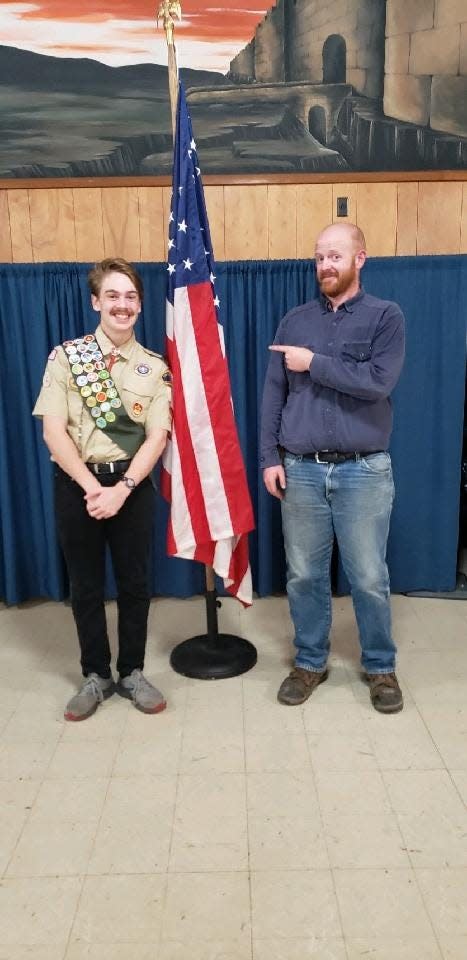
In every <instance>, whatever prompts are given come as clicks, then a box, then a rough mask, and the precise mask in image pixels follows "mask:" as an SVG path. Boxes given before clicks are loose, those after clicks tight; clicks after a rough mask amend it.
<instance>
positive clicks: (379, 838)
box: [324, 813, 410, 869]
mask: <svg viewBox="0 0 467 960" xmlns="http://www.w3.org/2000/svg"><path fill="white" fill-rule="evenodd" d="M324 829H325V832H326V840H327V845H328V853H329V862H330V864H331V867H342V868H345V869H350V868H355V867H406V868H408V867H409V866H410V860H409V857H408V855H407V852H406V850H405V843H404V840H403V838H402V836H401V833H400V830H399V826H398V822H397V818H396V817H395V816H394V814H388V813H387V814H386V815H385V816H375V815H374V814H368V813H365V814H359V813H353V814H350V813H349V814H347V815H342V814H341V815H340V816H339V818H336V817H335V816H333V815H331V816H325V817H324Z"/></svg>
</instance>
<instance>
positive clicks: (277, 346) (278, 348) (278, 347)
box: [268, 343, 289, 353]
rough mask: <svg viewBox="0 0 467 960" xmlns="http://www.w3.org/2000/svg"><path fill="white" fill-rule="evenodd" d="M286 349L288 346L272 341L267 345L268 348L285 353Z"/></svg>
mask: <svg viewBox="0 0 467 960" xmlns="http://www.w3.org/2000/svg"><path fill="white" fill-rule="evenodd" d="M288 349H289V347H284V346H282V344H280V343H272V344H271V346H270V347H268V350H276V351H277V353H285V351H286V350H288Z"/></svg>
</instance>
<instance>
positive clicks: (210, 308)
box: [161, 84, 254, 604]
mask: <svg viewBox="0 0 467 960" xmlns="http://www.w3.org/2000/svg"><path fill="white" fill-rule="evenodd" d="M167 272H168V289H167V308H166V336H167V341H166V343H167V355H168V361H169V366H170V369H171V371H172V379H173V425H172V434H171V438H170V440H169V443H168V445H167V448H166V450H165V452H164V457H163V469H162V478H161V481H162V482H161V486H162V493H163V494H164V496H165V497H166V499H167V500H169V501H170V503H171V510H170V520H169V527H168V533H167V552H168V553H169V555H170V556H175V557H183V558H185V559H189V560H199V561H200V562H201V563H204V564H207V565H208V566H212V567H213V568H214V571H215V572H216V573H217V574H218V576H219V577H222V578H223V580H224V585H225V587H226V589H227V590H228V592H229V593H231V594H233V596H235V597H238V599H239V600H241V601H242V603H244V604H250V603H251V600H252V588H251V572H250V565H249V559H248V531H249V530H252V529H253V528H254V518H253V509H252V505H251V500H250V494H249V491H248V484H247V479H246V473H245V467H244V464H243V459H242V454H241V450H240V444H239V440H238V434H237V428H236V424H235V419H234V412H233V405H232V398H231V390H230V379H229V371H228V366H227V360H226V356H225V346H224V334H223V328H222V325H221V323H220V321H219V314H218V308H219V306H220V303H219V298H218V297H217V294H216V291H215V286H214V284H215V280H216V276H215V265H214V257H213V250H212V243H211V236H210V232H209V224H208V218H207V213H206V206H205V202H204V192H203V184H202V181H201V175H200V168H199V165H198V156H197V153H196V143H195V141H194V138H193V131H192V127H191V119H190V116H189V114H188V109H187V105H186V100H185V94H184V91H183V87H182V86H181V84H180V85H179V95H178V107H177V125H176V137H175V151H174V168H173V186H172V203H171V210H170V218H169V252H168V265H167Z"/></svg>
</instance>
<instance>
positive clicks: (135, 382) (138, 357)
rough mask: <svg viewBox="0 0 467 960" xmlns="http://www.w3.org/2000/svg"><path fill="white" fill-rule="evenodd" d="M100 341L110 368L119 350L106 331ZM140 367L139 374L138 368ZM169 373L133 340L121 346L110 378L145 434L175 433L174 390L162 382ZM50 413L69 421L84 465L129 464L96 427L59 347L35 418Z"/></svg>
mask: <svg viewBox="0 0 467 960" xmlns="http://www.w3.org/2000/svg"><path fill="white" fill-rule="evenodd" d="M95 337H96V340H97V342H98V344H99V348H100V350H101V352H102V355H103V359H104V360H105V361H106V363H107V362H108V360H109V357H110V354H111V352H112V350H115V347H114V345H113V343H112V342H111V340H109V338H108V337H106V335H105V333H104V331H103V330H102V328H101V326H100V325H99V326H98V327H97V330H96V332H95ZM138 368H140V369H138ZM164 374H166V375H167V374H168V367H167V366H166V364H165V363H164V361H163V360H162V359H161V358H160V357H159V356H158V354H156V353H153V352H152V351H151V350H147V349H146V348H145V347H142V346H141V344H140V343H138V342H137V340H136V339H135V336H134V334H133V336H132V337H131V339H130V340H128V341H127V342H126V343H124V344H123V345H122V346H121V347H118V359H117V360H116V361H115V363H114V364H113V366H112V369H111V372H110V373H109V376H110V377H111V378H112V380H113V381H114V383H115V386H116V388H117V390H118V394H119V396H120V398H121V400H122V403H123V406H124V407H125V410H126V412H127V414H128V416H129V417H130V418H131V419H132V420H135V421H136V422H137V423H142V424H143V425H144V428H145V431H146V435H147V434H149V433H150V432H151V430H153V429H154V428H155V427H160V428H161V429H162V430H170V428H171V422H172V417H171V410H170V404H171V388H170V380H169V381H168V382H166V381H164V380H163V379H162V377H163V375H164ZM46 414H50V415H52V416H55V417H62V418H63V419H64V420H66V421H67V430H68V433H69V435H70V437H71V439H72V440H73V443H74V444H75V446H76V447H77V449H78V452H79V455H80V457H81V459H82V460H84V461H85V462H88V461H92V462H95V463H106V462H110V461H112V460H125V459H127V458H128V454H127V453H126V452H125V451H124V450H122V449H121V448H120V447H119V446H117V444H115V443H114V442H113V440H111V438H110V437H109V436H106V434H105V431H103V430H100V429H99V427H96V425H95V423H94V420H93V418H92V417H91V415H90V413H89V410H88V409H87V408H86V406H85V404H84V401H83V398H82V396H81V394H80V392H79V389H78V387H77V386H76V383H75V381H74V378H73V374H72V372H71V367H70V364H69V362H68V357H67V355H66V353H65V351H64V349H63V347H61V346H59V347H56V348H55V349H54V350H52V352H51V354H50V356H49V359H48V362H47V366H46V369H45V373H44V379H43V382H42V388H41V392H40V394H39V396H38V398H37V402H36V405H35V407H34V410H33V415H34V416H36V417H43V416H45V415H46Z"/></svg>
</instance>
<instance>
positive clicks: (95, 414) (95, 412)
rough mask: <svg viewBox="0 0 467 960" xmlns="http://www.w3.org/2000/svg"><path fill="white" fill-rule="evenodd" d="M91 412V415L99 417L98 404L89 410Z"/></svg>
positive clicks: (99, 409)
mask: <svg viewBox="0 0 467 960" xmlns="http://www.w3.org/2000/svg"><path fill="white" fill-rule="evenodd" d="M91 414H92V416H93V417H96V418H97V417H100V415H101V408H100V407H99V406H97V407H93V408H92V410H91Z"/></svg>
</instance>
